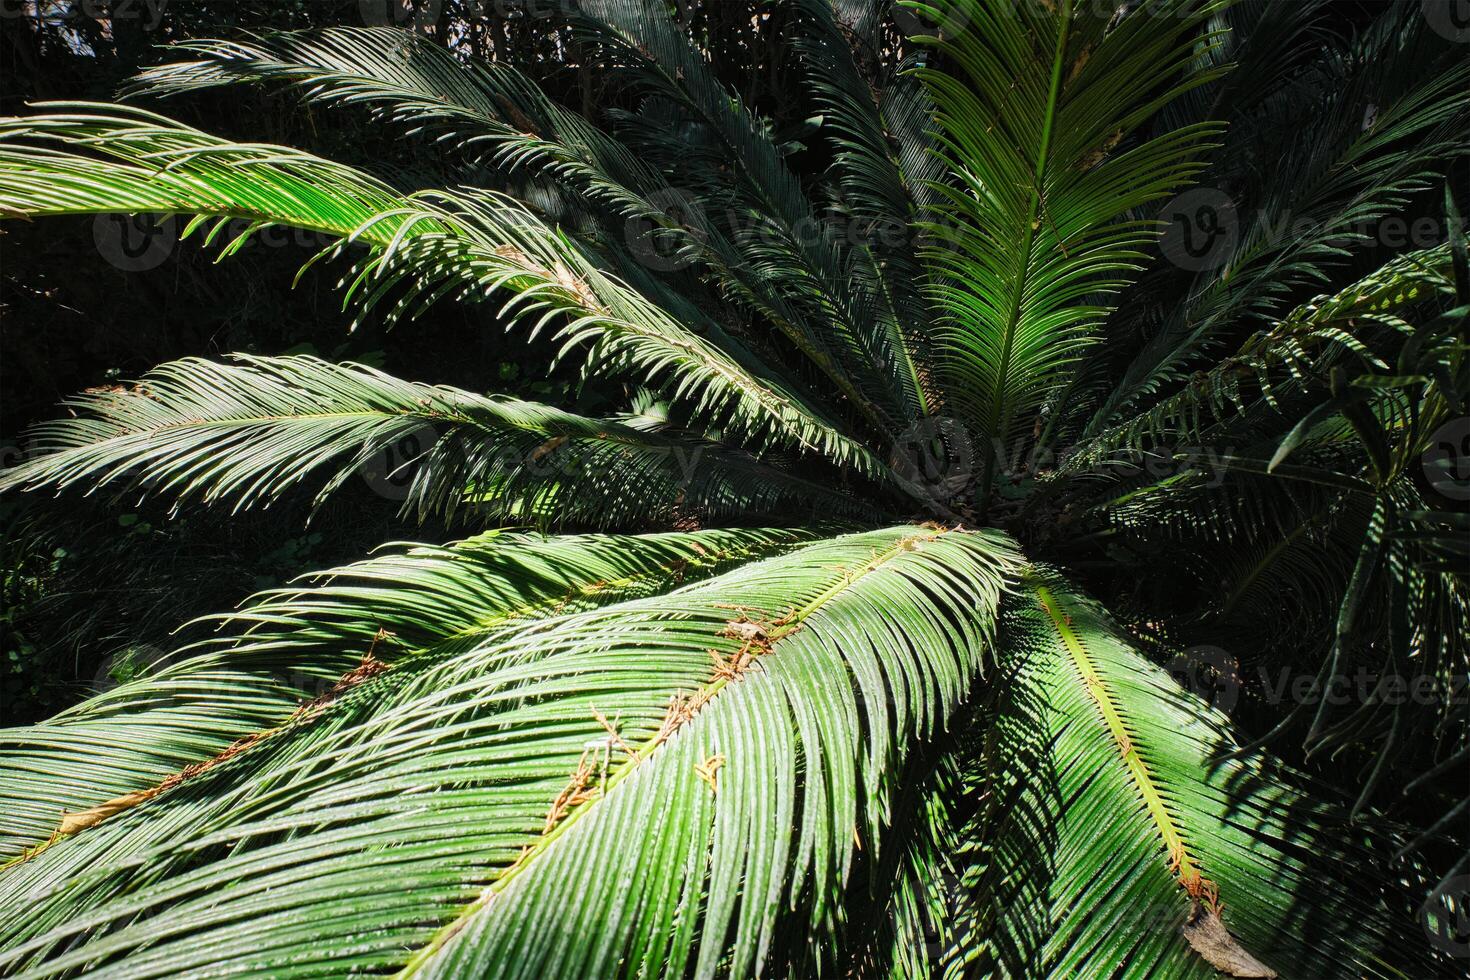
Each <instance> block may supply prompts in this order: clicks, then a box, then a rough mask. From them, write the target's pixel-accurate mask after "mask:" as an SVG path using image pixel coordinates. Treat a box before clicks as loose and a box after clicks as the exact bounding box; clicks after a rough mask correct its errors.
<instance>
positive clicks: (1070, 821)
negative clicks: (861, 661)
mask: <svg viewBox="0 0 1470 980" xmlns="http://www.w3.org/2000/svg"><path fill="white" fill-rule="evenodd" d="M1030 596H1031V599H1032V601H1031V602H1024V601H1023V602H1019V603H1017V605H1016V607H1015V610H1014V612H1013V613H1011V614H1010V615H1009V616H1008V618H1007V621H1006V628H1005V630H1004V632H1003V637H1004V639H1003V640H1002V644H1001V649H1002V664H1001V670H1002V672H1003V675H1004V676H1007V677H1008V678H1010V683H1008V684H1005V685H1000V686H999V687H998V688H997V693H996V701H995V703H994V705H993V707H992V709H991V710H992V711H993V712H994V726H995V728H994V732H993V735H992V736H991V737H990V738H989V739H987V742H986V749H987V751H986V753H985V756H984V761H983V762H982V763H980V765H979V778H981V779H983V780H985V782H986V785H987V786H988V787H989V794H988V798H989V801H990V802H989V804H988V806H986V807H984V808H982V810H981V812H980V813H979V815H978V816H977V817H976V821H975V823H974V825H973V827H972V828H971V830H970V833H971V834H973V835H975V837H976V839H978V840H983V841H985V848H984V850H985V855H986V857H987V859H988V860H989V862H990V867H989V869H988V870H987V871H986V872H984V873H983V874H981V875H979V876H978V878H977V880H976V887H977V891H976V895H977V901H978V903H979V906H978V913H979V915H980V917H981V920H982V921H983V922H984V923H985V934H986V935H987V937H988V939H987V944H986V948H985V951H984V953H983V954H982V960H983V961H985V962H988V964H989V965H990V967H991V968H992V969H996V970H998V971H999V972H1002V973H1004V974H1005V975H1010V976H1104V975H1106V976H1127V977H1133V976H1139V977H1142V976H1160V975H1162V976H1170V977H1200V978H1202V980H1203V978H1209V977H1216V976H1219V975H1220V973H1224V974H1225V975H1227V976H1238V977H1270V976H1276V975H1278V974H1279V975H1281V976H1341V975H1352V976H1374V977H1380V976H1382V977H1393V976H1400V975H1407V976H1423V975H1427V974H1428V973H1429V972H1431V970H1432V963H1433V961H1432V959H1431V958H1430V957H1432V955H1433V953H1432V951H1431V950H1430V949H1429V947H1428V944H1427V943H1425V942H1423V941H1422V939H1419V938H1415V937H1414V933H1415V932H1416V930H1415V929H1414V927H1413V924H1412V922H1411V920H1410V918H1409V916H1410V915H1411V914H1412V908H1413V906H1412V903H1411V900H1410V896H1409V894H1408V893H1407V892H1406V891H1404V890H1403V886H1402V884H1401V883H1400V882H1399V881H1398V880H1396V877H1397V876H1390V875H1389V874H1388V873H1387V872H1386V871H1372V870H1370V869H1374V868H1382V867H1383V865H1382V863H1381V862H1382V856H1385V855H1386V851H1387V849H1386V848H1385V847H1384V845H1386V844H1388V843H1389V842H1388V841H1386V840H1383V839H1382V838H1381V837H1379V838H1377V839H1375V836H1374V835H1373V834H1372V833H1371V832H1365V831H1363V830H1351V831H1350V830H1349V829H1348V826H1347V822H1346V816H1345V814H1343V813H1341V812H1339V811H1335V810H1333V809H1332V808H1331V807H1329V806H1327V805H1325V804H1322V803H1318V802H1314V801H1313V799H1312V798H1311V797H1308V796H1306V795H1304V794H1303V793H1302V792H1301V791H1300V790H1299V789H1297V788H1296V787H1295V786H1294V785H1293V783H1294V782H1295V781H1296V779H1295V777H1293V776H1291V774H1289V773H1286V772H1283V771H1281V770H1279V769H1276V768H1274V767H1271V766H1269V765H1267V764H1266V763H1265V762H1263V761H1259V760H1255V761H1251V762H1244V761H1240V760H1231V761H1224V762H1216V761H1214V760H1216V759H1217V757H1218V756H1219V754H1220V753H1221V752H1222V751H1226V750H1228V749H1230V748H1232V747H1233V745H1234V743H1233V740H1232V737H1231V735H1230V734H1229V729H1228V725H1227V722H1226V720H1225V718H1224V717H1223V715H1221V714H1219V713H1218V712H1216V711H1215V710H1213V709H1212V708H1211V707H1210V706H1209V705H1207V704H1205V703H1204V702H1203V701H1201V700H1200V699H1199V698H1197V697H1194V696H1193V695H1190V694H1187V693H1186V692H1184V691H1183V690H1181V689H1180V688H1179V687H1178V685H1177V684H1176V683H1175V682H1174V680H1173V679H1172V678H1170V677H1169V676H1168V674H1167V673H1166V672H1165V671H1163V670H1162V669H1161V668H1159V667H1156V666H1154V665H1153V664H1151V663H1149V661H1147V660H1146V659H1145V658H1143V657H1142V656H1140V655H1139V654H1138V653H1137V652H1135V651H1134V650H1133V649H1132V648H1131V646H1130V645H1129V643H1128V642H1127V641H1126V640H1125V639H1124V638H1123V637H1121V636H1120V635H1119V633H1118V631H1117V629H1116V628H1115V627H1114V626H1113V625H1112V624H1111V622H1110V621H1109V620H1108V618H1107V617H1106V615H1105V614H1104V613H1102V611H1101V610H1100V609H1099V608H1098V607H1097V606H1095V605H1094V604H1093V603H1091V602H1090V601H1087V600H1085V599H1083V598H1082V597H1080V596H1078V595H1077V594H1076V593H1074V592H1072V591H1071V590H1070V589H1068V588H1067V587H1066V586H1064V585H1062V584H1061V583H1059V582H1055V581H1050V580H1048V581H1046V582H1045V583H1044V584H1043V583H1041V582H1037V583H1036V584H1035V585H1034V587H1033V589H1032V590H1031V591H1030ZM1375 848H1376V849H1377V850H1378V851H1379V852H1383V854H1381V855H1380V856H1379V857H1377V858H1375V857H1374V856H1373V852H1374V849H1375ZM1350 876H1351V877H1350ZM1217 971H1218V972H1217Z"/></svg>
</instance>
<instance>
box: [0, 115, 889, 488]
mask: <svg viewBox="0 0 1470 980" xmlns="http://www.w3.org/2000/svg"><path fill="white" fill-rule="evenodd" d="M43 108H44V107H43ZM49 108H51V109H55V110H61V109H74V110H76V112H75V113H70V114H60V113H59V112H58V114H54V115H50V116H36V117H28V118H22V119H12V120H8V121H0V208H3V209H4V210H6V211H10V212H14V213H17V214H23V215H46V214H77V213H99V212H106V211H117V210H126V211H135V212H155V213H176V212H184V213H190V214H194V215H196V216H198V217H197V218H196V220H195V222H194V223H192V224H191V226H190V230H193V229H194V228H196V227H199V225H200V224H202V223H203V222H204V221H205V220H206V219H207V218H218V219H243V220H245V221H247V222H248V223H249V224H248V228H247V232H246V233H245V234H241V235H239V236H238V237H236V238H235V239H234V240H233V241H231V242H230V243H229V244H228V245H226V246H225V252H226V254H228V253H229V252H230V251H232V250H234V249H236V248H238V247H240V246H241V245H243V243H244V240H245V238H246V237H248V234H249V233H253V232H256V231H259V230H260V229H261V228H264V227H266V226H269V225H274V224H286V225H291V226H294V227H300V228H306V229H310V230H314V231H319V232H323V233H326V234H329V235H332V236H334V237H338V238H340V239H341V240H342V241H341V243H339V244H338V245H337V246H334V247H332V248H329V249H328V250H327V251H326V252H324V253H322V254H323V255H328V254H339V253H340V252H341V251H342V250H343V249H344V248H345V247H346V246H347V245H366V246H368V249H369V251H368V254H367V256H366V257H365V258H363V259H361V260H360V261H358V262H357V264H356V265H355V267H354V268H353V270H352V273H351V274H350V275H349V276H348V277H347V283H348V285H347V296H348V299H349V300H350V299H353V298H357V299H358V301H359V302H360V303H361V304H362V306H363V307H364V309H371V308H373V307H374V306H376V305H378V304H379V303H389V305H390V307H391V312H390V314H389V319H390V321H391V320H393V319H396V318H398V317H400V316H403V315H405V314H409V313H414V312H417V311H418V310H420V309H422V308H423V306H424V305H425V304H427V303H431V302H434V301H436V300H440V299H443V298H446V297H451V296H452V297H458V298H464V299H468V300H470V301H476V300H480V299H483V298H484V297H486V296H488V295H491V294H493V293H495V292H497V291H499V290H506V291H508V292H510V293H511V294H512V299H511V301H510V303H509V304H508V305H507V307H506V309H505V314H506V315H507V317H509V318H510V319H511V320H512V321H516V320H527V321H530V322H531V323H532V324H533V327H532V332H533V333H534V332H535V331H536V330H539V329H541V328H542V327H544V326H546V324H547V323H548V321H555V322H556V326H554V327H553V328H552V329H553V330H554V332H555V334H554V335H555V336H557V337H558V338H559V339H560V340H562V341H563V344H562V347H563V350H580V351H581V352H582V354H583V356H584V357H585V358H586V360H587V367H586V370H588V371H609V370H612V371H619V372H627V373H631V374H633V375H634V376H635V377H638V378H640V379H641V380H645V381H647V382H649V383H656V384H657V385H658V386H659V387H660V388H661V389H662V390H665V391H667V392H668V393H669V394H670V395H671V397H675V398H678V399H679V400H680V401H681V402H683V403H685V404H687V405H689V406H690V408H691V409H693V410H695V411H697V412H699V413H701V414H702V415H703V416H705V417H706V418H709V419H711V420H718V421H719V422H720V423H721V424H722V425H723V427H724V428H725V429H726V430H727V431H728V432H729V433H730V434H731V435H732V437H743V438H748V439H757V440H761V439H764V440H770V439H776V440H779V441H780V442H782V443H784V444H786V445H796V446H801V447H805V448H807V449H809V450H814V451H817V452H821V453H825V454H829V455H831V456H832V457H833V458H835V459H836V460H837V461H838V462H839V463H841V464H842V465H850V466H855V467H857V468H858V469H859V470H860V471H862V472H864V473H865V475H868V476H870V477H879V478H881V477H882V474H883V472H884V471H885V469H886V468H885V467H884V466H883V465H882V463H881V462H880V461H878V460H877V459H876V458H875V457H873V455H872V454H871V453H870V452H868V451H867V450H866V449H864V448H863V447H862V446H861V445H859V444H858V443H856V442H855V441H853V440H852V439H851V438H850V437H848V436H847V435H845V434H843V433H842V432H841V431H840V430H838V429H836V428H835V424H834V423H832V422H830V421H827V420H826V419H825V418H823V417H822V416H820V415H819V414H817V413H816V412H815V411H814V410H813V409H811V408H810V407H809V406H807V405H805V404H804V403H803V402H802V401H801V400H800V399H799V398H798V396H796V395H795V394H794V393H792V392H789V391H781V390H778V389H777V388H775V387H774V386H773V385H772V384H771V383H769V382H766V381H764V380H762V379H760V378H757V377H756V376H754V375H752V374H750V373H749V372H748V371H746V370H745V369H743V368H742V367H740V365H739V364H738V363H736V361H735V360H734V359H733V358H732V357H731V356H730V355H729V354H728V353H726V352H724V351H722V350H720V349H719V348H717V347H716V346H715V345H714V344H712V343H711V342H710V341H709V340H708V339H706V338H704V337H700V336H697V335H695V334H694V333H692V332H691V331H689V330H688V329H686V328H685V327H683V326H682V325H681V324H678V323H677V322H675V321H674V320H672V319H671V318H670V317H669V316H668V315H667V314H665V313H664V312H663V311H662V310H660V309H658V308H657V307H655V306H653V305H652V304H650V303H648V302H647V301H646V300H644V299H643V298H642V297H641V296H640V295H639V294H637V293H636V292H634V291H633V290H631V289H628V288H627V287H626V286H624V285H622V284H620V283H618V282H616V281H615V280H613V279H612V278H610V277H608V276H606V275H604V274H603V273H602V272H600V271H599V270H598V269H597V268H596V267H595V266H594V265H593V264H592V263H591V262H590V261H589V260H588V259H586V258H585V257H584V256H582V255H581V254H580V253H579V252H578V251H577V249H576V248H575V247H573V246H572V245H571V244H570V243H569V242H568V241H567V240H566V239H565V238H564V237H562V236H560V235H559V234H558V233H556V232H555V231H554V230H552V229H550V228H548V227H546V226H545V225H543V224H542V223H541V222H540V221H539V220H537V219H536V218H535V217H534V216H533V215H531V214H530V212H528V211H526V210H525V209H524V208H523V207H521V206H520V205H517V204H516V203H515V202H513V201H511V200H510V199H508V198H505V197H502V196H499V195H493V194H489V193H483V192H463V193H459V194H455V193H451V192H447V191H440V192H436V193H435V194H433V195H417V196H414V197H411V198H410V197H405V196H402V195H400V194H398V193H396V192H395V191H393V190H392V189H390V188H389V187H387V186H386V185H384V184H382V183H381V182H379V181H377V180H376V179H374V178H372V177H370V176H368V175H366V174H363V173H361V172H359V171H356V170H353V169H352V168H349V167H344V166H341V165H339V164H334V163H330V162H328V161H326V160H322V159H320V158H317V157H313V156H311V155H310V154H306V153H302V152H299V151H296V150H290V149H287V148H284V147H276V146H251V145H244V144H232V143H229V142H228V141H225V140H220V139H216V138H215V137H212V136H208V135H207V134H204V133H201V132H199V131H197V130H194V129H189V128H187V127H184V126H181V125H179V124H177V123H173V122H171V121H169V120H167V119H164V118H163V117H161V116H156V115H153V114H152V113H146V112H142V111H141V110H136V109H122V108H118V107H114V106H93V105H80V106H66V105H53V106H49ZM55 143H59V144H60V145H61V147H62V149H55V148H53V147H52V145H51V144H55ZM83 148H85V149H86V150H88V151H91V152H92V153H97V154H102V155H104V156H105V157H106V158H107V159H97V158H95V157H93V156H87V155H83V154H82V153H81V152H80V150H81V149H83ZM225 227H226V223H225V221H224V220H221V221H219V222H218V223H216V225H215V227H214V230H213V231H212V232H211V233H210V234H209V236H208V237H209V238H211V239H212V238H213V237H214V236H215V235H218V234H219V233H220V232H221V231H222V230H223V229H224V228H225Z"/></svg>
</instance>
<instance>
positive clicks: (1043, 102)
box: [914, 0, 1218, 498]
mask: <svg viewBox="0 0 1470 980" xmlns="http://www.w3.org/2000/svg"><path fill="white" fill-rule="evenodd" d="M914 6H915V9H916V10H919V11H922V12H925V13H926V15H928V16H929V17H930V18H931V19H932V20H934V21H935V22H939V23H944V22H950V23H960V24H963V25H964V29H963V31H961V32H960V33H957V34H955V35H954V36H952V37H939V36H931V37H927V38H920V39H918V40H920V41H923V42H925V43H928V44H931V45H933V46H935V47H936V48H937V49H938V52H939V53H940V54H941V55H943V56H944V57H945V58H947V59H948V60H949V62H951V63H953V65H954V66H955V70H954V71H953V72H950V71H945V70H939V69H936V68H933V67H928V68H924V69H921V70H920V71H919V77H920V78H921V79H922V80H923V81H924V82H925V84H926V85H927V87H928V89H929V93H930V96H931V98H932V99H933V100H934V103H935V106H936V113H935V123H936V125H937V126H938V129H939V135H938V140H939V143H940V146H941V147H942V149H941V151H940V152H941V154H942V156H943V158H944V160H945V162H946V164H947V167H948V169H949V171H950V174H951V176H952V178H953V181H954V182H953V183H952V184H948V183H947V184H943V185H940V186H939V187H938V188H937V189H938V190H939V192H940V194H941V196H942V203H941V204H940V205H939V208H938V210H939V213H940V221H938V222H936V223H934V224H933V226H932V227H931V228H930V233H931V234H932V236H933V239H934V242H935V245H934V247H932V248H931V249H930V251H929V257H930V260H931V261H932V262H933V263H934V264H935V266H936V267H937V269H938V271H939V273H940V279H939V281H938V282H937V283H936V285H935V286H934V288H933V290H932V299H933V302H934V305H935V306H936V308H937V309H938V310H939V311H940V317H939V319H938V321H937V323H936V328H935V347H936V355H935V356H936V360H937V367H938V370H939V372H940V374H941V376H942V377H943V378H944V380H945V382H946V387H947V390H948V391H949V393H950V395H951V397H952V398H954V399H955V404H956V406H957V407H958V408H959V409H960V410H961V411H962V412H963V413H964V417H965V418H966V420H967V421H969V422H970V423H972V424H973V425H974V426H975V427H976V429H977V430H978V431H979V432H980V433H982V434H983V436H984V438H985V439H986V440H991V439H994V440H1000V441H1001V442H1002V443H1004V444H1009V442H1010V441H1011V439H1012V438H1013V437H1014V436H1015V435H1016V434H1017V431H1018V429H1019V428H1021V427H1024V426H1027V425H1029V424H1030V422H1031V419H1030V418H1029V417H1028V414H1029V413H1030V412H1032V411H1033V410H1034V409H1036V408H1037V407H1038V406H1039V405H1040V404H1041V403H1042V402H1043V401H1044V400H1045V399H1046V397H1047V394H1048V391H1049V390H1050V389H1051V388H1052V387H1053V386H1054V385H1055V384H1056V383H1057V381H1058V377H1059V371H1060V370H1061V369H1062V368H1063V367H1064V366H1065V365H1067V364H1069V363H1071V362H1072V361H1073V360H1074V359H1075V358H1076V357H1077V356H1078V354H1079V352H1080V350H1081V349H1082V347H1083V345H1084V344H1085V343H1086V340H1087V337H1088V335H1089V333H1090V332H1091V331H1092V329H1093V327H1094V326H1095V325H1096V324H1097V323H1098V322H1100V321H1101V319H1102V318H1103V316H1105V315H1106V312H1107V310H1108V308H1109V307H1108V302H1109V301H1108V299H1107V297H1108V296H1109V295H1110V294H1112V293H1116V292H1117V290H1118V289H1120V288H1121V287H1122V286H1124V285H1126V284H1127V283H1128V281H1129V280H1130V278H1131V277H1132V275H1133V273H1134V272H1135V271H1136V270H1137V269H1138V268H1139V266H1140V263H1141V261H1142V259H1143V253H1142V251H1141V249H1142V248H1143V246H1144V245H1146V244H1147V243H1148V242H1149V241H1151V240H1152V239H1153V237H1154V234H1155V232H1156V230H1157V228H1156V226H1155V225H1154V224H1153V223H1151V222H1147V221H1138V220H1136V219H1133V218H1131V217H1130V214H1131V212H1132V210H1133V209H1135V208H1139V207H1141V206H1143V205H1145V204H1147V203H1148V202H1150V201H1153V200H1156V199H1158V198H1160V197H1162V196H1165V195H1166V194H1167V193H1168V192H1169V191H1170V190H1171V189H1172V188H1175V187H1177V186H1179V185H1180V184H1181V183H1183V182H1184V181H1186V180H1188V179H1189V177H1190V176H1191V175H1193V174H1194V173H1196V172H1197V171H1198V170H1199V169H1200V167H1201V166H1202V165H1201V164H1199V163H1198V162H1196V158H1197V155H1198V153H1199V151H1200V149H1201V148H1202V147H1203V146H1205V145H1208V142H1209V141H1210V140H1211V139H1213V138H1214V137H1215V136H1216V135H1217V133H1218V128H1217V127H1215V126H1214V125H1212V124H1209V123H1199V124H1195V125H1191V126H1186V127H1183V128H1180V129H1178V130H1174V131H1172V132H1170V133H1167V134H1165V135H1163V136H1158V137H1155V138H1153V139H1149V140H1146V141H1139V142H1136V144H1133V143H1129V142H1128V140H1129V137H1130V134H1132V133H1133V131H1134V130H1135V129H1136V128H1138V126H1139V125H1140V124H1141V123H1142V122H1143V121H1144V120H1146V119H1147V118H1149V117H1150V116H1151V115H1153V114H1154V113H1155V112H1156V111H1157V110H1158V109H1159V108H1160V107H1161V106H1164V105H1167V104H1168V103H1169V101H1170V100H1172V99H1173V98H1175V97H1177V96H1178V95H1179V94H1180V93H1182V92H1184V91H1187V90H1188V89H1189V88H1191V87H1193V86H1197V85H1201V84H1204V83H1205V82H1206V81H1208V80H1209V79H1210V78H1212V77H1214V75H1215V74H1216V71H1215V70H1213V69H1212V70H1207V71H1203V72H1192V71H1191V70H1190V69H1191V64H1192V61H1193V47H1194V42H1195V34H1196V33H1197V31H1198V29H1199V27H1200V25H1201V24H1202V23H1203V21H1204V19H1205V17H1206V16H1207V15H1208V13H1209V12H1210V10H1211V9H1212V7H1213V5H1212V4H1209V3H1193V2H1175V0H1164V2H1158V3H1146V4H1142V5H1140V6H1139V7H1138V8H1137V9H1135V10H1133V11H1131V12H1130V13H1129V14H1128V15H1127V16H1124V17H1123V18H1122V19H1121V20H1120V21H1119V22H1118V23H1117V24H1116V25H1115V26H1112V27H1111V28H1109V23H1108V16H1106V14H1111V11H1106V12H1105V14H1104V15H1102V16H1100V15H1099V12H1098V11H1097V9H1096V8H1093V7H1090V6H1088V5H1083V4H1077V3H1073V2H1072V0H1059V2H1058V3H1056V4H1047V5H1036V4H1020V5H1017V4H1012V3H1007V2H1003V0H941V2H939V3H937V4H933V5H930V4H915V5H914ZM993 477H994V454H993V453H987V455H986V467H985V471H984V476H983V478H982V481H981V496H982V498H984V497H988V496H989V493H990V487H991V484H992V480H993Z"/></svg>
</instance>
